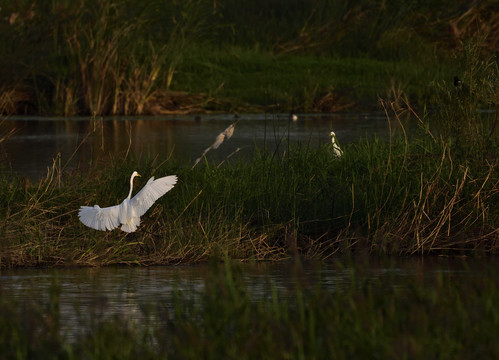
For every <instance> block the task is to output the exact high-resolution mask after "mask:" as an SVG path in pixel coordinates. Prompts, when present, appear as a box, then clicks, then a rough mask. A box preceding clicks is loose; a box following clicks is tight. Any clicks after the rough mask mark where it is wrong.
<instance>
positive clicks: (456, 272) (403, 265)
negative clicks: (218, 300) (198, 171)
mask: <svg viewBox="0 0 499 360" xmlns="http://www.w3.org/2000/svg"><path fill="white" fill-rule="evenodd" d="M338 264H341V266H338ZM491 266H493V267H494V268H495V269H496V270H499V266H498V263H497V262H495V260H494V259H485V260H483V259H482V260H463V259H447V258H435V257H432V258H399V259H396V260H392V261H390V262H377V261H373V259H370V260H369V263H356V264H353V263H351V262H342V260H338V261H336V262H335V263H306V264H301V265H300V266H295V265H293V264H292V263H288V262H284V263H272V264H269V263H262V264H252V265H249V264H243V265H241V269H242V272H241V273H242V277H243V280H244V283H245V285H246V288H247V290H248V292H249V294H250V295H251V296H252V298H253V299H254V300H255V301H259V300H260V299H264V298H268V297H270V296H271V289H275V290H276V291H277V293H278V294H279V296H280V297H281V298H287V299H291V300H292V299H293V297H294V292H293V289H294V287H295V285H296V284H297V283H300V284H301V285H302V286H303V288H305V289H307V288H309V289H314V288H317V287H320V288H323V289H325V290H327V291H341V289H342V287H343V286H346V285H350V282H351V275H352V272H353V271H354V270H353V269H354V268H355V272H356V273H357V274H358V275H360V276H362V277H366V278H368V279H370V280H371V281H372V282H374V284H375V283H376V281H377V280H379V279H381V278H383V277H388V276H389V277H391V278H392V280H393V284H394V286H401V287H403V286H406V285H405V284H406V283H407V280H408V279H411V280H413V279H414V278H420V279H422V280H424V279H425V278H432V277H435V276H438V275H439V274H442V273H446V274H450V275H452V276H454V277H455V279H456V281H461V280H463V278H466V279H467V280H469V279H470V278H473V277H477V276H491V272H490V271H487V270H490V267H491ZM209 267H210V266H209V265H206V264H205V265H193V266H162V267H140V268H139V267H108V268H76V269H18V270H2V271H0V294H2V297H3V300H4V301H5V300H12V301H17V302H21V303H22V302H24V301H26V300H33V299H36V301H37V302H40V303H42V304H43V303H46V302H48V298H49V293H50V289H51V287H53V284H54V281H57V284H58V286H59V287H60V314H61V323H62V324H64V326H63V328H64V329H65V332H66V334H71V333H72V332H73V331H75V329H81V328H82V327H85V324H84V323H85V319H86V318H87V317H88V316H87V314H90V313H91V314H97V315H99V314H101V315H103V316H110V315H120V316H125V317H126V318H127V319H129V320H132V321H141V320H143V316H144V313H143V312H142V311H141V309H144V308H154V307H155V306H158V304H162V306H163V307H165V306H166V307H172V308H173V295H174V292H175V291H177V290H180V291H182V292H184V293H187V294H190V295H192V296H194V297H195V296H197V294H199V291H201V290H202V289H203V288H204V285H205V281H209V280H207V279H209V278H207V274H208V273H209V270H210V269H209ZM357 278H358V277H357Z"/></svg>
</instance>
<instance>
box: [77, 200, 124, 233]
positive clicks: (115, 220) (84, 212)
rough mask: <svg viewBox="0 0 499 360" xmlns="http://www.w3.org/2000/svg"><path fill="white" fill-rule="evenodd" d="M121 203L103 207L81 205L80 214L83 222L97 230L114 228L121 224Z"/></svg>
mask: <svg viewBox="0 0 499 360" xmlns="http://www.w3.org/2000/svg"><path fill="white" fill-rule="evenodd" d="M119 211H120V205H115V206H110V207H106V208H101V207H100V206H99V205H94V206H81V207H80V211H79V213H78V216H79V217H80V220H81V222H82V223H84V224H85V225H87V226H88V227H91V228H92V229H95V230H101V231H105V230H112V229H115V228H117V227H118V226H120V221H119Z"/></svg>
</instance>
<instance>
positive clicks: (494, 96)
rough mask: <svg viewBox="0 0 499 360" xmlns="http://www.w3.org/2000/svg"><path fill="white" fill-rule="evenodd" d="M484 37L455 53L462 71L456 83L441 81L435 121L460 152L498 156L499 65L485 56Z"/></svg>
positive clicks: (437, 95) (449, 143) (450, 145)
mask: <svg viewBox="0 0 499 360" xmlns="http://www.w3.org/2000/svg"><path fill="white" fill-rule="evenodd" d="M482 43H483V40H482V39H476V40H474V41H467V42H465V43H464V44H463V50H462V51H459V52H457V53H456V55H455V58H456V59H455V61H456V63H457V64H458V66H459V69H460V73H459V74H456V76H455V77H454V81H453V83H449V82H437V83H436V84H435V86H436V88H437V90H438V91H437V92H436V93H435V97H434V99H433V105H434V107H435V109H434V113H433V114H431V120H430V122H431V124H432V125H433V127H434V128H435V129H436V130H437V131H439V133H440V135H441V136H442V139H443V141H445V143H446V144H447V145H448V146H449V147H451V148H452V149H453V150H454V151H455V152H456V154H457V155H458V156H461V157H469V158H477V157H483V156H485V157H487V158H490V157H494V155H493V154H496V153H497V147H498V138H499V136H498V134H499V129H498V127H499V124H498V123H499V118H498V111H499V91H498V90H497V89H498V88H499V68H498V65H497V60H496V58H495V56H489V55H487V56H485V57H484V56H482V55H481V48H482V46H481V45H482Z"/></svg>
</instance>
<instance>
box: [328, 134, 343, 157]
mask: <svg viewBox="0 0 499 360" xmlns="http://www.w3.org/2000/svg"><path fill="white" fill-rule="evenodd" d="M329 136H331V143H332V144H333V151H334V154H335V155H336V156H338V157H340V156H341V155H343V150H341V149H340V145H339V144H338V140H337V139H336V134H335V133H334V131H331V133H330V134H329Z"/></svg>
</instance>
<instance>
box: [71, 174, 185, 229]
mask: <svg viewBox="0 0 499 360" xmlns="http://www.w3.org/2000/svg"><path fill="white" fill-rule="evenodd" d="M136 176H140V175H139V173H138V172H137V171H134V172H133V174H132V176H131V177H130V192H129V193H128V197H127V198H126V199H125V200H123V202H122V203H121V204H119V205H115V206H110V207H106V208H101V207H100V206H99V205H94V206H82V207H81V208H80V211H79V213H78V216H79V218H80V221H81V222H82V223H83V224H85V225H86V226H88V227H91V228H92V229H95V230H102V231H105V230H112V229H115V228H117V227H118V226H120V225H121V230H123V231H126V232H134V231H135V230H137V227H138V226H139V224H140V217H141V216H142V215H144V214H145V213H146V211H147V210H148V209H149V208H150V207H151V206H152V205H153V204H154V202H155V201H156V200H158V199H159V198H160V197H161V196H163V195H164V194H166V193H167V192H168V191H170V190H171V189H172V188H173V186H174V185H175V184H176V183H177V176H175V175H170V176H165V177H162V178H159V179H154V176H153V177H151V178H150V179H149V181H148V182H147V184H146V185H145V186H144V187H143V188H142V190H140V191H139V192H138V193H137V194H136V195H135V196H134V197H133V198H131V197H132V189H133V179H134V178H135V177H136Z"/></svg>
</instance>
